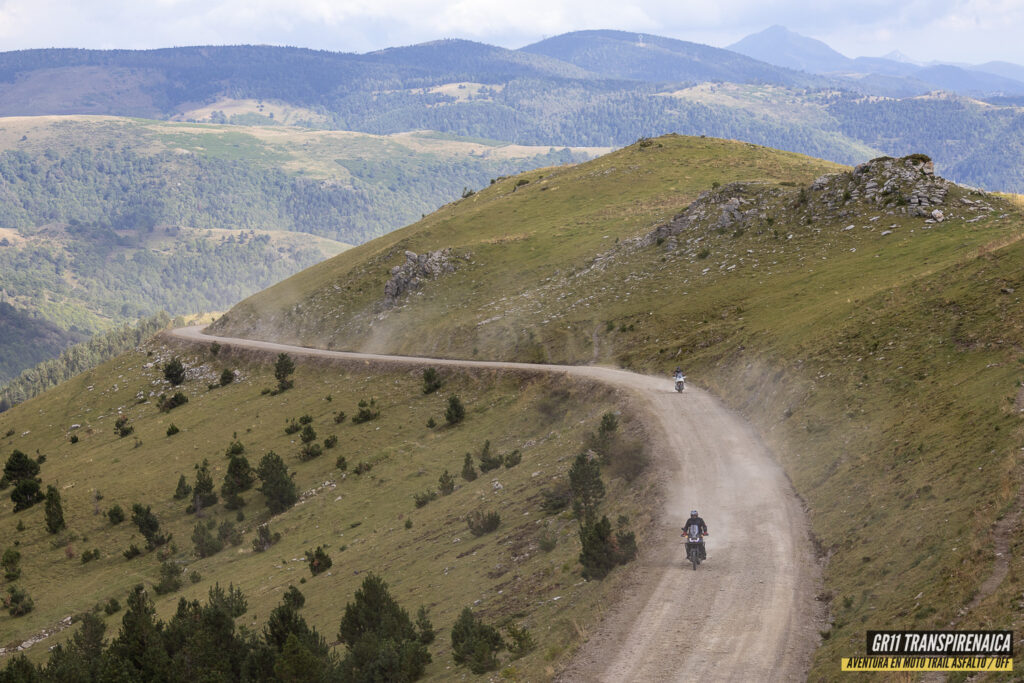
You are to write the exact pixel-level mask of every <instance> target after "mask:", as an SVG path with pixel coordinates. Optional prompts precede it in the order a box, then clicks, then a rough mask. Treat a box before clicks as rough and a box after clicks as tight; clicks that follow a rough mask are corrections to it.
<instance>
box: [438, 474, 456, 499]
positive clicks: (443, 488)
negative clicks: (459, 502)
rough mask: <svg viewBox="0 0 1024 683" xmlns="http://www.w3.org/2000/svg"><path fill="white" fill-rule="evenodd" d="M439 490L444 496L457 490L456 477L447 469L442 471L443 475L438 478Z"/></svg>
mask: <svg viewBox="0 0 1024 683" xmlns="http://www.w3.org/2000/svg"><path fill="white" fill-rule="evenodd" d="M437 490H438V491H440V492H441V495H442V496H447V495H449V494H450V493H452V492H453V491H454V490H455V477H453V476H452V475H451V474H449V473H448V470H445V471H444V472H442V473H441V476H440V477H438V479H437Z"/></svg>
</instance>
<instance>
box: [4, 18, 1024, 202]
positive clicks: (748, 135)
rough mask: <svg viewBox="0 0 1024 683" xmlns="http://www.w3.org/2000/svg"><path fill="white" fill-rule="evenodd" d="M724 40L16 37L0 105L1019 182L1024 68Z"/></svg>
mask: <svg viewBox="0 0 1024 683" xmlns="http://www.w3.org/2000/svg"><path fill="white" fill-rule="evenodd" d="M731 48H732V49H721V48H715V47H709V46H707V45H700V44H697V43H691V42H686V41H681V40H675V39H671V38H665V37H659V36H653V35H646V34H637V33H630V32H624V31H612V30H601V31H577V32H574V33H567V34H564V35H560V36H556V37H553V38H549V39H546V40H543V41H540V42H538V43H534V44H532V45H527V46H525V47H523V48H520V49H518V50H509V49H505V48H501V47H495V46H492V45H485V44H482V43H477V42H472V41H466V40H441V41H434V42H430V43H424V44H421V45H412V46H406V47H395V48H389V49H386V50H380V51H376V52H371V53H366V54H351V53H337V52H327V51H318V50H308V49H302V48H292V47H272V46H220V47H216V46H210V47H182V48H168V49H160V50H141V51H133V50H73V49H48V50H22V51H17V52H6V53H0V116H15V115H51V114H104V115H120V116H135V117H145V118H152V119H171V120H176V121H197V122H211V123H239V124H246V125H281V124H285V125H299V126H306V127H311V128H321V129H335V130H348V131H358V132H364V133H373V134H393V133H402V132H407V131H415V130H434V131H439V132H441V133H444V134H455V135H460V136H469V137H476V138H484V139H488V140H498V141H507V142H514V143H520V144H527V145H543V146H551V147H562V146H579V147H617V146H622V145H626V144H629V143H631V142H633V141H635V140H636V139H637V138H640V137H652V136H656V135H661V134H664V133H668V132H677V133H681V134H689V135H708V136H713V137H721V138H730V139H737V140H744V141H747V142H754V143H758V144H763V145H767V146H771V147H776V148H779V149H785V150H790V151H795V152H801V153H804V154H809V155H813V156H817V157H822V158H826V159H829V160H832V161H838V162H842V163H848V164H849V163H858V162H861V161H864V160H866V159H868V158H871V157H872V156H879V155H881V154H892V155H903V154H908V153H912V152H923V153H926V154H929V155H931V156H932V157H933V158H934V159H935V162H936V165H937V168H938V170H939V171H940V172H942V173H943V174H944V175H945V176H946V177H949V178H951V179H954V180H957V181H959V182H965V183H969V184H972V185H977V186H981V187H985V188H987V189H998V190H1012V191H1024V158H1022V155H1020V154H1018V153H1017V152H1018V151H1020V150H1024V137H1022V133H1021V131H1024V122H1022V120H1021V116H1022V114H1021V112H1020V110H1018V109H1017V106H1018V105H1020V104H1024V80H1021V79H1024V67H1021V66H1018V65H1015V64H1009V63H989V64H981V65H977V66H965V65H952V64H930V65H920V64H915V63H913V62H911V61H909V60H907V59H906V58H905V57H903V56H902V55H899V54H890V55H888V56H887V57H871V58H868V57H858V58H856V59H850V58H847V57H846V56H844V55H842V54H840V53H839V52H837V51H835V50H833V49H832V48H831V47H829V46H828V45H826V44H824V43H822V42H821V41H817V40H813V39H810V38H806V37H804V36H800V35H798V34H795V33H793V32H791V31H788V30H786V29H784V28H782V27H773V28H770V29H767V30H765V31H762V32H761V33H758V34H754V35H752V36H748V37H747V38H744V39H743V40H742V41H740V42H739V43H737V44H735V45H733V46H731ZM742 53H745V54H742ZM979 100H982V102H979ZM993 153H997V156H998V159H999V163H994V162H993V157H992V156H991V154H993Z"/></svg>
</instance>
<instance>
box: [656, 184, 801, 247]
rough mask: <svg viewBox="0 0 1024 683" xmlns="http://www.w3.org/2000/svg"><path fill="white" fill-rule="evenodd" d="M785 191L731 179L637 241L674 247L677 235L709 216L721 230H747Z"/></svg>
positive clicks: (705, 220)
mask: <svg viewBox="0 0 1024 683" xmlns="http://www.w3.org/2000/svg"><path fill="white" fill-rule="evenodd" d="M782 194H783V192H782V190H780V189H778V188H773V187H769V186H761V185H755V184H747V183H730V184H729V185H726V186H724V187H722V188H720V189H715V190H711V191H708V192H703V193H701V195H700V196H699V197H697V199H696V200H694V202H693V203H692V204H690V205H689V206H688V207H686V210H685V211H683V212H682V213H680V214H678V215H676V216H675V217H673V218H672V220H671V221H669V222H668V223H663V224H662V225H659V226H658V227H656V228H655V229H654V230H652V231H651V232H649V233H647V234H646V235H644V236H642V237H640V238H639V239H638V240H637V241H636V245H637V246H639V247H647V246H650V245H652V244H663V243H665V244H667V246H668V247H669V248H674V239H675V237H676V236H677V235H679V234H680V233H682V232H683V231H684V230H686V229H687V228H690V227H692V226H695V225H698V224H702V225H703V224H706V223H709V219H711V220H710V222H711V223H712V227H714V229H716V230H718V231H736V230H744V229H746V228H747V227H748V226H749V225H751V224H753V223H755V222H757V221H760V220H762V219H763V218H764V212H763V207H764V206H765V205H766V204H767V203H769V202H771V201H772V200H773V199H777V198H778V197H780V196H781V195H782Z"/></svg>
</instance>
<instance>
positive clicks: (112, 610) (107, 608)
mask: <svg viewBox="0 0 1024 683" xmlns="http://www.w3.org/2000/svg"><path fill="white" fill-rule="evenodd" d="M103 611H104V612H106V613H107V614H116V613H117V612H120V611H121V603H120V602H118V600H117V598H110V599H109V600H107V604H105V605H104V606H103Z"/></svg>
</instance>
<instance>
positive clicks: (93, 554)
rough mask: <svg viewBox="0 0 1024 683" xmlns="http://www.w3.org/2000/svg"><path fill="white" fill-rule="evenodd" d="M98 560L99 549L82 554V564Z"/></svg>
mask: <svg viewBox="0 0 1024 683" xmlns="http://www.w3.org/2000/svg"><path fill="white" fill-rule="evenodd" d="M98 559H100V549H99V548H93V549H92V550H86V551H85V552H84V553H82V564H85V563H86V562H92V561H93V560H98Z"/></svg>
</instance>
